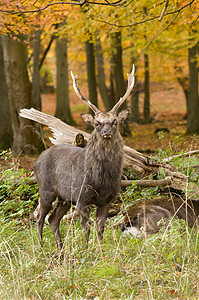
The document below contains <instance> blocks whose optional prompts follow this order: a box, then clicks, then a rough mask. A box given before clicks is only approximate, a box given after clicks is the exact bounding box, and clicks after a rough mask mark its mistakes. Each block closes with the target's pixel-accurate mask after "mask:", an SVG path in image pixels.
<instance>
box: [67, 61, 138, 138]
mask: <svg viewBox="0 0 199 300" xmlns="http://www.w3.org/2000/svg"><path fill="white" fill-rule="evenodd" d="M134 73H135V68H134V65H133V69H132V72H131V73H130V74H127V76H128V86H127V91H126V93H125V94H124V96H123V97H121V98H120V99H119V100H118V102H117V103H116V104H115V105H114V107H113V108H112V109H111V110H110V111H109V112H101V111H100V110H99V109H98V108H97V107H96V106H95V105H94V104H92V103H91V102H90V101H89V100H86V99H85V98H84V96H83V95H82V94H81V92H80V89H79V87H78V83H77V78H78V77H77V75H76V76H74V75H73V73H72V71H71V76H72V79H73V88H74V91H75V93H76V94H77V96H78V97H79V98H80V100H81V101H83V102H84V103H85V104H86V105H87V106H88V107H90V109H91V110H92V111H93V112H94V116H92V115H91V114H88V113H83V114H81V116H82V118H83V120H84V122H86V123H87V124H89V125H92V126H93V127H94V128H95V130H96V132H97V133H98V134H99V135H101V137H102V138H103V139H111V138H112V136H113V135H114V133H115V132H116V131H117V127H118V124H119V123H121V122H123V121H124V120H125V119H126V118H127V116H128V114H129V109H125V110H123V111H121V112H120V113H119V114H117V111H118V109H119V108H120V106H121V105H122V104H123V103H124V101H125V100H126V99H127V97H128V96H129V95H130V93H131V91H132V89H133V86H134V82H135V76H134Z"/></svg>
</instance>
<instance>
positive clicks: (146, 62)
mask: <svg viewBox="0 0 199 300" xmlns="http://www.w3.org/2000/svg"><path fill="white" fill-rule="evenodd" d="M143 115H144V122H145V123H149V120H150V91H149V56H148V54H146V53H145V54H144V110H143Z"/></svg>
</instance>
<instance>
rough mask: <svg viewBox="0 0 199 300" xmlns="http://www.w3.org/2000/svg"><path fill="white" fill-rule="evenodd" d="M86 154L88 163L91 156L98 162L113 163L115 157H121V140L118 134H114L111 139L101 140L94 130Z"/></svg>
mask: <svg viewBox="0 0 199 300" xmlns="http://www.w3.org/2000/svg"><path fill="white" fill-rule="evenodd" d="M86 154H87V155H86V158H89V161H90V159H91V156H92V157H93V159H94V158H95V159H96V160H99V161H104V160H106V161H107V162H108V161H114V157H115V155H117V156H118V154H119V156H121V155H123V140H122V137H121V135H120V133H119V132H116V134H115V135H114V137H112V138H111V139H103V138H102V137H101V136H100V137H99V136H98V134H97V132H96V131H95V130H94V131H93V133H92V135H91V137H90V139H89V141H88V145H87V149H86Z"/></svg>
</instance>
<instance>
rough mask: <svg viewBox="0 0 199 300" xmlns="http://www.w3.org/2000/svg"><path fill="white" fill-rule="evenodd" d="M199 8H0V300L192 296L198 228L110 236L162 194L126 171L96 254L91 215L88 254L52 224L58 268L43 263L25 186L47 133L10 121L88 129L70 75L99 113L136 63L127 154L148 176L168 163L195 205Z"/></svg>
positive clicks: (91, 4) (87, 4)
mask: <svg viewBox="0 0 199 300" xmlns="http://www.w3.org/2000/svg"><path fill="white" fill-rule="evenodd" d="M198 10H199V3H198V1H196V0H191V1H187V0H185V1H184V0H164V1H160V2H157V1H152V0H142V1H141V0H137V1H133V0H124V1H122V0H118V1H112V2H109V1H108V0H94V1H93V0H82V1H79V0H71V1H56V2H55V1H52V0H24V1H22V0H12V1H11V0H1V3H0V105H1V109H0V299H3V300H5V299H8V300H10V299H16V300H18V299H19V300H21V299H30V300H35V299H60V300H62V299H63V300H64V299H89V300H90V299H96V300H98V299H136V300H140V299H162V300H165V299H176V300H182V299H186V300H187V299H198V298H199V272H198V265H199V243H198V241H199V239H198V237H199V236H198V235H199V232H198V229H197V228H196V227H194V228H188V226H187V224H186V222H185V221H184V220H176V219H173V220H170V221H169V224H168V225H169V226H167V227H166V229H165V226H163V227H162V228H161V229H160V232H159V233H157V234H154V235H151V236H149V237H146V236H144V237H142V238H138V239H137V238H134V237H133V236H129V235H128V236H126V235H124V234H123V233H122V232H121V230H120V227H117V226H116V225H117V224H119V223H120V222H121V220H122V218H123V216H124V214H125V213H126V212H127V211H128V209H129V208H130V207H132V205H135V204H136V203H140V202H143V201H145V200H146V201H147V200H150V199H154V198H155V197H157V198H160V197H162V190H161V187H158V186H155V187H151V186H149V187H143V186H142V187H139V186H138V184H137V183H136V181H137V177H136V178H135V176H134V175H135V174H134V172H133V165H132V169H129V170H127V172H126V173H125V174H123V175H124V176H125V178H130V179H132V180H133V183H132V184H131V186H129V187H126V188H124V187H123V188H121V191H120V194H119V195H118V197H117V198H116V199H115V201H114V205H115V206H116V208H119V213H118V214H117V215H116V216H114V217H112V218H108V219H107V222H106V230H105V232H104V239H103V243H102V244H101V243H99V242H98V241H97V238H96V229H95V222H94V215H91V223H92V224H91V235H90V240H89V245H88V249H87V250H86V249H85V244H84V241H83V237H82V229H81V226H80V222H79V219H78V218H72V219H71V218H70V219H67V218H66V219H65V220H64V221H63V222H62V223H61V234H62V236H63V237H65V238H64V252H65V255H64V259H63V260H61V261H60V260H59V258H57V257H55V256H54V255H53V257H54V258H55V259H54V260H52V253H54V251H56V245H55V241H54V239H53V237H52V232H51V229H50V228H49V226H45V228H44V237H43V240H44V247H43V248H42V249H41V247H40V245H39V242H38V238H37V229H36V223H35V219H34V217H33V214H32V213H33V211H34V209H35V208H36V206H37V204H38V199H39V191H38V186H37V184H35V183H34V182H33V181H32V183H31V184H30V181H31V180H32V176H33V171H32V165H33V162H34V161H35V159H36V157H37V156H38V154H39V153H40V152H41V151H43V149H44V148H46V147H48V146H49V145H50V142H49V139H48V137H49V135H50V134H51V133H50V132H49V130H48V128H46V127H45V126H44V127H40V125H38V124H35V123H34V122H32V121H30V120H27V119H25V118H21V117H19V111H20V109H22V108H30V107H35V108H36V109H38V110H42V111H43V112H45V113H47V114H50V115H55V116H56V117H58V118H60V119H61V120H63V121H64V122H67V123H68V124H71V125H72V126H75V127H76V128H78V129H83V130H87V131H90V130H91V128H86V125H85V124H84V123H83V120H82V119H81V117H80V114H81V113H82V112H87V110H88V108H87V106H85V105H84V104H83V103H81V101H79V100H78V99H77V96H76V95H75V93H74V91H73V88H72V80H71V76H70V71H71V70H72V71H73V73H74V74H75V75H76V74H78V83H79V86H80V89H81V92H82V94H83V95H84V96H85V97H86V98H87V99H89V100H91V101H92V102H93V103H95V104H96V105H98V106H99V108H100V109H102V110H103V109H104V110H109V109H110V108H111V107H112V106H113V104H114V103H115V102H116V101H118V99H119V98H120V97H121V96H123V95H124V93H125V90H126V83H127V76H126V73H130V71H131V69H132V65H133V64H135V67H136V84H135V87H134V89H133V92H132V94H131V96H129V99H128V100H127V103H125V105H128V106H129V107H131V115H130V116H129V119H128V122H127V123H125V124H124V126H123V127H122V128H121V133H122V134H123V137H124V141H125V144H126V145H128V146H131V147H132V148H133V149H136V150H138V151H140V152H143V153H144V154H146V155H147V156H144V155H143V154H142V153H139V155H140V156H142V155H143V156H142V158H143V157H145V159H142V163H143V162H145V161H146V160H147V163H148V165H147V166H148V167H152V168H151V169H152V170H153V167H154V168H155V166H156V167H157V165H158V164H159V165H160V166H162V162H164V161H168V159H169V161H170V165H169V166H172V168H174V170H176V172H178V174H181V175H182V177H183V178H185V179H186V180H185V181H184V182H183V186H184V187H185V188H184V190H183V197H184V198H185V199H188V198H191V199H196V200H197V199H199V190H198V186H199V172H198V170H199V159H198V149H199V94H198V70H199V22H198ZM133 149H131V150H132V151H134V150H133ZM192 150H197V151H195V152H192V155H188V156H187V155H186V154H187V152H188V153H189V151H192ZM134 153H135V151H134ZM176 154H179V156H177V157H175V155H176ZM193 154H195V155H193ZM147 157H148V158H149V157H150V158H151V157H152V159H148V158H147ZM154 158H155V160H154ZM170 158H171V160H170ZM135 160H136V158H135ZM149 161H151V163H153V162H155V165H154V166H153V165H152V166H150V165H149ZM138 162H139V161H138ZM157 163H158V164H157ZM165 165H166V164H165ZM167 166H168V165H167ZM170 173H171V172H170ZM154 175H155V178H156V179H163V178H165V176H167V175H168V174H167V173H166V172H165V170H164V169H163V168H161V167H160V168H158V171H157V172H156V174H154V173H153V174H151V173H150V174H149V176H148V177H149V179H152V180H154ZM148 177H147V178H146V176H145V177H144V178H143V177H141V179H144V180H142V181H146V179H148ZM135 179H136V181H135ZM138 179H139V178H138ZM157 181H158V180H157ZM137 182H138V181H137ZM174 192H175V193H176V192H179V191H176V190H174ZM181 192H182V191H181ZM180 197H181V194H180ZM160 226H161V224H160Z"/></svg>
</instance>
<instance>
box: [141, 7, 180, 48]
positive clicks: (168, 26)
mask: <svg viewBox="0 0 199 300" xmlns="http://www.w3.org/2000/svg"><path fill="white" fill-rule="evenodd" d="M179 14H180V11H178V12H177V14H176V15H175V18H173V20H172V21H171V22H169V24H168V25H167V26H166V27H165V28H163V29H162V30H161V31H160V32H159V33H158V34H156V35H155V36H154V37H153V38H152V40H151V41H150V42H149V43H148V45H147V46H146V47H144V48H143V49H141V51H143V50H145V49H147V48H148V47H149V46H150V45H151V43H152V42H153V41H154V40H155V39H156V38H157V37H158V36H159V35H161V34H162V33H163V31H165V30H166V29H167V28H168V27H169V26H170V25H171V24H172V23H173V22H174V21H175V20H176V19H177V17H178V15H179Z"/></svg>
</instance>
